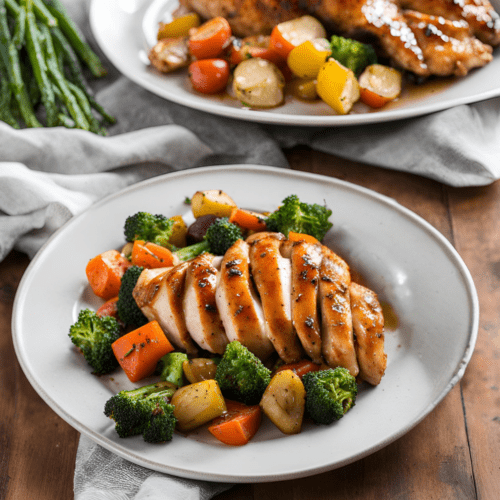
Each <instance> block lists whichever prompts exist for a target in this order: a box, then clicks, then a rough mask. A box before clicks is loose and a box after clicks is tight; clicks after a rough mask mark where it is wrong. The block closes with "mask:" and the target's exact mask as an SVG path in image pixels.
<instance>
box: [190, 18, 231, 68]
mask: <svg viewBox="0 0 500 500" xmlns="http://www.w3.org/2000/svg"><path fill="white" fill-rule="evenodd" d="M231 34H232V33H231V27H230V26H229V23H228V22H227V20H226V19H225V18H223V17H214V18H212V19H210V20H209V21H207V22H206V23H203V24H202V25H201V26H200V27H199V28H197V29H196V31H195V32H194V33H193V34H192V35H191V36H190V37H189V41H188V45H189V52H191V55H192V56H194V57H196V59H210V58H213V57H217V56H220V55H221V54H222V52H223V51H224V49H225V48H226V47H227V45H228V44H229V41H230V39H231Z"/></svg>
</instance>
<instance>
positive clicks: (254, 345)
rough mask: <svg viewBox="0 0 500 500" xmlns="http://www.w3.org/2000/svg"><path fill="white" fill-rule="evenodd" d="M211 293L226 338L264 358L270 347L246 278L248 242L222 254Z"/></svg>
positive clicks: (248, 273)
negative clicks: (214, 298) (214, 287)
mask: <svg viewBox="0 0 500 500" xmlns="http://www.w3.org/2000/svg"><path fill="white" fill-rule="evenodd" d="M215 296H216V304H217V308H218V310H219V314H220V317H221V319H222V323H223V325H224V330H225V331H226V335H227V338H228V340H229V341H230V342H231V341H233V340H238V341H239V342H241V343H242V344H243V345H244V346H245V347H247V349H248V350H250V351H251V352H253V353H254V354H255V355H256V356H257V357H258V358H260V359H262V360H265V359H267V358H268V357H269V356H270V355H271V354H272V353H273V352H274V348H273V344H272V343H271V341H270V340H269V339H268V337H267V334H266V328H265V322H264V314H263V312H262V306H261V305H260V303H259V300H258V298H257V294H256V292H255V289H254V286H253V283H252V280H251V278H250V269H249V245H248V243H246V242H244V241H243V240H238V241H237V242H236V243H235V244H234V245H233V246H232V247H231V248H230V249H229V250H228V251H227V252H226V254H225V255H224V258H223V259H222V263H221V270H220V273H219V280H218V283H217V290H216V294H215Z"/></svg>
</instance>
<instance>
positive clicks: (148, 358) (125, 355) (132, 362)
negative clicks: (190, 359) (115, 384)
mask: <svg viewBox="0 0 500 500" xmlns="http://www.w3.org/2000/svg"><path fill="white" fill-rule="evenodd" d="M111 347H112V349H113V352H114V354H115V357H116V359H117V360H118V363H120V366H121V367H122V368H123V370H124V371H125V373H126V374H127V377H128V378H129V380H130V381H131V382H138V381H139V380H142V379H143V378H146V377H149V375H152V374H153V372H154V371H155V369H156V365H157V364H158V361H159V360H160V358H161V357H162V356H165V354H167V353H169V352H171V351H173V350H174V348H173V347H172V344H171V343H170V342H169V341H168V339H167V337H165V334H164V333H163V330H162V329H161V327H160V325H159V324H158V322H157V321H150V322H149V323H147V324H145V325H144V326H141V327H140V328H137V330H134V331H132V332H130V333H127V334H126V335H124V336H123V337H120V338H119V339H118V340H116V341H115V342H114V343H113V344H112V346H111Z"/></svg>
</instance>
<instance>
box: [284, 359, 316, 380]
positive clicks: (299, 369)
mask: <svg viewBox="0 0 500 500" xmlns="http://www.w3.org/2000/svg"><path fill="white" fill-rule="evenodd" d="M283 370H292V371H293V373H295V375H297V377H299V378H302V377H303V376H304V375H305V374H306V373H309V372H317V371H319V370H321V365H318V364H316V363H313V362H312V361H310V360H308V359H302V360H301V361H297V363H289V364H287V365H282V366H280V367H279V368H278V369H277V370H276V373H278V372H281V371H283Z"/></svg>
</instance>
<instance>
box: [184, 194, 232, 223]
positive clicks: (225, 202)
mask: <svg viewBox="0 0 500 500" xmlns="http://www.w3.org/2000/svg"><path fill="white" fill-rule="evenodd" d="M236 206H237V205H236V203H235V202H234V201H233V199H232V198H231V197H230V196H229V195H228V194H226V193H225V192H224V191H221V190H220V189H211V190H209V191H197V192H196V193H195V194H194V195H193V197H192V198H191V210H192V212H193V215H194V217H195V218H196V219H197V218H198V217H201V216H202V215H215V216H216V217H229V216H230V215H231V212H232V210H233V208H235V207H236Z"/></svg>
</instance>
